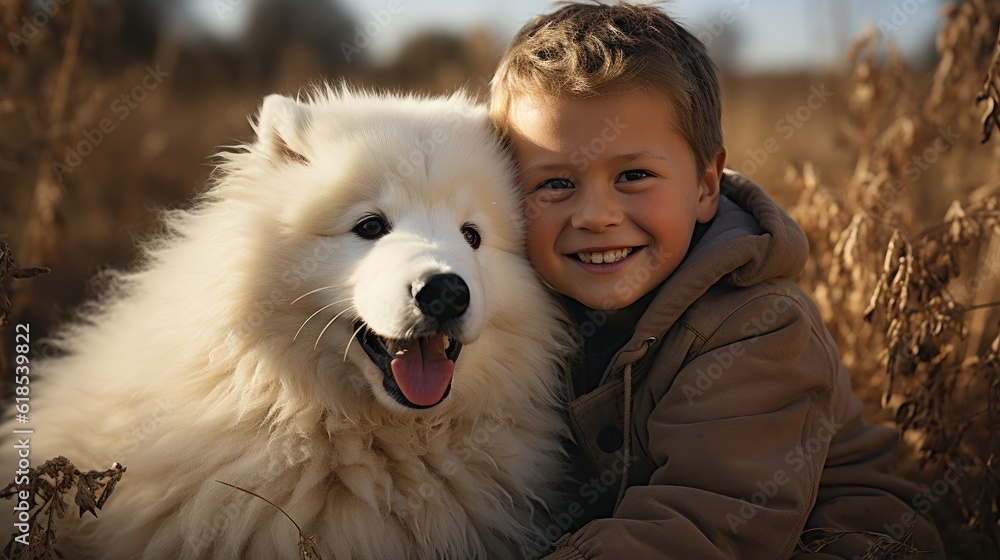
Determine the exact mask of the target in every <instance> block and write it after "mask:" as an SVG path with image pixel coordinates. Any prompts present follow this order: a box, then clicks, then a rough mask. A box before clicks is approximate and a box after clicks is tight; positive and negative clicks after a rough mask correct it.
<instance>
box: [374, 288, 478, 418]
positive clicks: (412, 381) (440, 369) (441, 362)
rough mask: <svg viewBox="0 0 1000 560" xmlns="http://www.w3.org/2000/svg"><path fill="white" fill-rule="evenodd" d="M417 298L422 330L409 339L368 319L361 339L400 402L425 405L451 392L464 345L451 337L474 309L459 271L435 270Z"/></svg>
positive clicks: (389, 390) (386, 385)
mask: <svg viewBox="0 0 1000 560" xmlns="http://www.w3.org/2000/svg"><path fill="white" fill-rule="evenodd" d="M413 292H414V293H413V298H414V300H415V301H416V304H417V307H418V308H419V309H420V312H421V314H422V316H423V322H422V324H421V325H420V327H419V328H418V329H415V330H416V331H417V332H418V333H419V334H418V336H415V337H413V338H409V339H392V338H386V337H382V336H379V335H377V334H375V333H374V332H372V331H371V329H370V328H368V325H367V324H366V323H364V322H362V321H359V322H357V323H356V324H355V330H356V331H357V332H356V334H355V337H356V338H357V339H358V342H359V343H360V344H361V347H362V348H363V349H364V350H365V353H366V354H368V358H369V359H370V360H371V361H372V363H374V364H375V365H376V366H377V367H378V368H379V369H380V370H381V371H382V376H383V377H382V386H383V388H385V390H386V392H387V393H388V394H389V395H390V396H392V397H393V398H394V399H395V400H396V401H397V402H399V403H400V404H402V405H404V406H407V407H410V408H418V409H425V408H431V407H433V406H437V405H438V404H440V403H441V402H442V401H443V400H444V399H445V398H446V397H447V396H448V394H449V393H450V392H451V381H452V376H453V374H454V369H455V362H456V361H457V360H458V355H459V353H460V352H461V351H462V344H461V343H460V342H458V341H457V340H455V339H454V338H452V337H451V336H449V333H452V332H454V329H455V328H456V324H457V323H458V321H459V320H460V319H461V317H462V315H463V314H464V313H465V312H466V310H467V309H468V308H469V299H470V298H469V286H468V285H467V284H466V283H465V281H464V280H462V278H461V277H460V276H458V275H457V274H435V275H433V276H430V277H428V278H427V279H426V281H425V282H424V283H423V284H422V285H416V284H415V286H414V290H413Z"/></svg>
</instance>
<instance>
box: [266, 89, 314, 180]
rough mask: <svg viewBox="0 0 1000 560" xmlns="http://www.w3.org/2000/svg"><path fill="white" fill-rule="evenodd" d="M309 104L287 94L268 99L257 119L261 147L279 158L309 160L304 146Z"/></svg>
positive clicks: (270, 96)
mask: <svg viewBox="0 0 1000 560" xmlns="http://www.w3.org/2000/svg"><path fill="white" fill-rule="evenodd" d="M308 127H309V107H308V106H306V105H303V104H302V103H299V102H298V101H296V100H294V99H292V98H290V97H285V96H284V95H277V94H272V95H268V96H267V97H265V98H264V104H263V105H262V106H261V108H260V116H259V117H258V119H257V126H256V127H255V128H256V130H257V146H258V147H259V148H260V149H261V151H263V152H264V153H265V154H267V155H268V156H269V157H271V158H273V159H274V160H275V161H296V162H301V163H309V159H308V158H307V157H306V154H305V150H304V147H305V146H306V141H305V138H304V135H305V131H306V129H307V128H308Z"/></svg>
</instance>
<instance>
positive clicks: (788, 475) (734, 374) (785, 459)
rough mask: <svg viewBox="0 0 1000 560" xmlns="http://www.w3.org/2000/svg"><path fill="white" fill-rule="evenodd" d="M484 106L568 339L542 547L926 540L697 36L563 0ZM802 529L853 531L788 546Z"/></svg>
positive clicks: (786, 550) (647, 550)
mask: <svg viewBox="0 0 1000 560" xmlns="http://www.w3.org/2000/svg"><path fill="white" fill-rule="evenodd" d="M490 115H491V119H492V120H493V123H494V125H495V126H496V127H497V129H498V130H499V131H500V132H501V134H503V135H504V137H505V138H506V139H507V140H508V141H509V142H510V145H511V147H512V149H513V152H514V155H515V156H516V158H517V161H518V166H519V173H520V181H521V186H522V188H523V189H524V192H525V195H526V199H527V206H526V212H527V216H528V221H527V252H528V257H529V259H530V260H531V263H532V264H533V266H534V267H535V269H536V270H537V271H538V273H539V275H540V276H541V277H542V279H544V280H545V281H546V282H547V283H548V285H549V286H550V287H551V288H552V289H554V290H555V291H557V292H559V293H560V294H562V296H563V301H564V302H565V304H566V306H567V308H568V309H569V310H570V311H571V313H572V314H573V316H574V317H575V318H576V320H577V324H578V326H579V328H580V333H581V335H582V337H583V354H582V356H581V359H580V360H579V361H578V363H577V364H576V365H575V367H574V369H573V372H572V383H570V384H568V386H567V392H568V393H570V394H569V399H570V404H569V413H570V420H571V426H572V429H573V433H574V437H575V440H576V445H575V446H573V448H572V449H571V450H570V451H571V453H572V454H573V458H574V462H573V469H574V471H575V475H576V476H575V478H576V481H577V482H576V484H578V486H576V487H575V490H573V491H571V493H570V496H569V497H568V501H569V503H570V505H569V507H567V508H566V509H565V510H564V513H563V515H556V519H557V520H558V523H557V524H556V525H554V526H553V527H550V528H549V529H550V530H549V531H548V534H549V536H550V537H552V538H556V537H558V536H559V534H561V533H562V532H563V531H565V532H566V534H565V535H564V536H563V537H562V538H559V540H558V542H557V543H556V548H555V550H554V551H553V552H552V554H551V555H550V556H549V558H594V559H605V558H606V559H615V560H618V559H645V558H676V559H710V558H746V559H751V558H752V559H768V560H773V559H776V558H778V559H785V558H791V557H793V556H794V557H795V558H798V559H806V558H809V559H815V560H819V559H824V558H825V559H836V558H854V557H855V556H856V555H860V554H862V553H863V552H864V551H865V550H866V549H867V548H868V547H869V546H870V545H871V544H872V542H873V541H872V540H871V539H870V538H869V537H867V536H865V535H863V534H860V533H856V531H871V532H879V533H890V534H892V535H893V536H896V537H899V536H902V529H901V528H902V527H908V526H910V525H911V524H914V525H915V535H916V536H915V541H914V544H915V545H916V546H917V547H919V548H921V549H923V550H933V551H937V553H936V555H935V554H931V555H927V556H922V557H928V558H941V557H942V556H940V550H941V548H942V547H941V543H940V540H939V538H938V536H937V533H936V531H935V529H934V528H933V526H932V525H931V524H930V523H929V522H928V521H926V520H925V519H923V518H922V517H920V516H918V515H915V514H914V512H913V509H912V508H911V507H910V506H909V505H908V502H911V500H912V499H913V497H914V496H916V495H919V494H918V490H917V489H916V488H915V487H913V486H912V485H909V484H908V483H906V482H905V481H903V480H901V479H899V478H896V477H894V476H892V475H890V474H888V472H887V470H888V468H889V467H890V466H891V464H892V448H893V446H894V443H895V441H896V437H897V434H896V432H895V431H894V430H892V429H889V428H885V427H877V426H872V425H870V424H868V423H866V422H865V421H864V420H863V419H862V417H861V411H862V407H861V403H860V401H859V400H858V399H857V398H856V397H855V396H854V395H853V394H852V393H851V389H850V381H849V379H848V376H847V373H846V371H845V370H844V368H843V366H842V365H841V363H840V360H839V357H838V354H837V348H836V346H835V344H834V342H833V340H832V338H831V336H830V334H829V333H828V332H827V330H826V328H825V327H824V325H823V322H822V318H821V316H820V314H819V311H818V310H817V308H816V306H815V305H814V303H813V302H812V301H811V300H810V299H809V297H808V296H807V295H806V294H805V293H804V292H803V291H802V290H801V289H800V288H799V287H798V286H797V285H796V284H795V282H794V280H793V277H794V276H795V275H796V274H798V273H799V272H800V270H801V269H802V267H803V266H804V264H805V261H806V258H807V256H808V247H807V243H806V239H805V236H804V234H803V232H802V230H801V229H800V228H799V227H798V226H797V225H796V224H795V222H794V221H793V220H792V219H791V218H790V217H789V216H788V215H787V214H786V213H785V212H784V211H783V210H782V209H781V208H780V207H778V206H777V205H776V204H775V203H774V202H773V201H772V200H771V199H770V198H769V197H768V196H767V195H766V194H765V193H764V192H763V191H762V190H761V189H760V188H759V187H758V186H756V185H755V184H753V183H752V182H751V181H749V180H748V179H746V178H744V177H741V176H738V175H736V174H733V173H731V172H728V171H725V170H724V167H725V161H726V151H725V148H724V146H723V143H722V132H721V102H720V93H719V85H718V80H717V77H716V71H715V67H714V65H713V64H712V62H711V60H710V59H709V57H708V55H707V53H706V50H705V48H704V46H703V45H702V44H701V43H700V42H699V41H698V40H697V39H696V38H694V37H693V36H692V35H691V34H690V33H689V32H687V31H686V30H684V29H683V28H682V27H680V26H679V25H677V24H676V23H675V22H674V21H673V20H672V19H671V18H669V17H668V16H667V15H666V14H664V13H663V12H662V11H660V10H659V9H657V8H656V7H653V6H634V5H628V4H617V5H593V4H587V5H580V4H570V5H567V6H565V7H563V8H561V9H559V10H558V11H556V12H554V13H552V14H549V15H544V16H541V17H539V18H537V19H536V20H534V21H532V22H530V23H529V24H527V25H526V26H525V27H524V28H523V29H522V30H521V31H520V32H519V33H518V35H517V36H516V37H515V39H514V41H513V43H512V45H511V47H510V49H509V50H508V52H507V54H506V55H505V56H504V58H503V60H502V61H501V63H500V66H499V68H498V70H497V73H496V76H495V77H494V81H493V87H492V92H491V100H490ZM567 520H568V522H567ZM818 528H827V529H835V530H841V531H847V532H849V533H847V534H845V535H844V536H843V537H842V538H840V539H838V540H837V541H835V542H834V543H832V544H830V545H828V546H826V547H825V548H823V551H822V552H818V553H817V552H803V551H802V550H801V547H800V546H799V542H800V537H801V538H802V540H803V541H805V542H809V541H813V540H815V539H816V538H818V537H821V536H825V534H824V533H822V532H816V531H814V532H810V533H807V534H805V535H803V531H805V530H808V529H818ZM553 529H554V531H553ZM553 533H555V534H553Z"/></svg>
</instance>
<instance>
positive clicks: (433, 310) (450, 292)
mask: <svg viewBox="0 0 1000 560" xmlns="http://www.w3.org/2000/svg"><path fill="white" fill-rule="evenodd" d="M416 298H417V305H418V306H420V310H421V311H423V313H424V315H427V316H428V317H431V318H433V319H436V320H437V321H438V324H441V323H443V322H445V321H447V320H448V319H454V318H455V317H460V316H461V315H462V314H463V313H465V310H466V309H468V308H469V285H468V284H466V283H465V280H462V277H461V276H459V275H457V274H435V275H434V276H431V277H430V278H428V279H427V283H426V284H424V287H423V288H420V291H419V292H417V295H416Z"/></svg>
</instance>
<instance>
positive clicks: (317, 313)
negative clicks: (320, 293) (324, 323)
mask: <svg viewBox="0 0 1000 560" xmlns="http://www.w3.org/2000/svg"><path fill="white" fill-rule="evenodd" d="M342 301H344V300H341V301H335V302H333V303H328V304H326V305H324V306H323V307H320V308H319V309H317V310H316V311H315V312H314V313H313V314H312V315H310V316H309V317H308V318H307V319H306V320H305V321H302V326H300V327H299V330H297V331H295V336H293V337H292V340H295V339H297V338H299V333H301V332H302V329H303V328H305V326H306V323H308V322H309V321H310V320H312V318H313V317H315V316H317V315H319V314H320V312H321V311H323V310H324V309H329V308H331V307H333V306H334V305H337V304H338V303H341V302H342ZM348 309H350V308H348Z"/></svg>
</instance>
